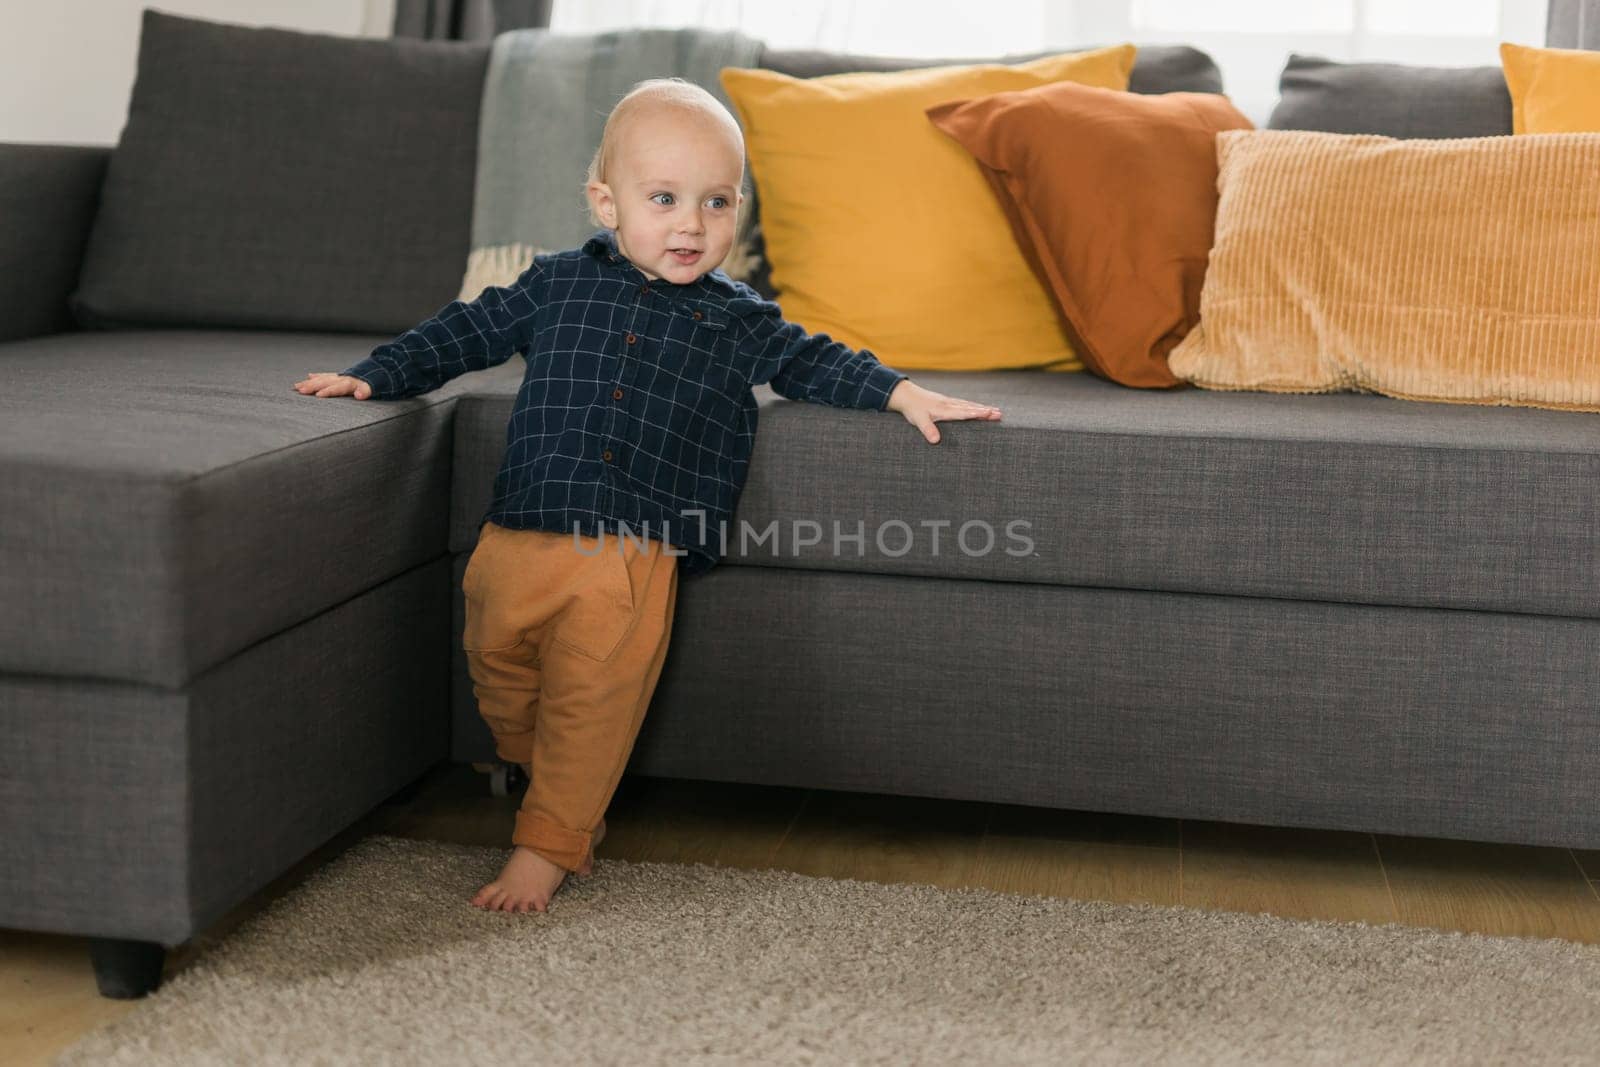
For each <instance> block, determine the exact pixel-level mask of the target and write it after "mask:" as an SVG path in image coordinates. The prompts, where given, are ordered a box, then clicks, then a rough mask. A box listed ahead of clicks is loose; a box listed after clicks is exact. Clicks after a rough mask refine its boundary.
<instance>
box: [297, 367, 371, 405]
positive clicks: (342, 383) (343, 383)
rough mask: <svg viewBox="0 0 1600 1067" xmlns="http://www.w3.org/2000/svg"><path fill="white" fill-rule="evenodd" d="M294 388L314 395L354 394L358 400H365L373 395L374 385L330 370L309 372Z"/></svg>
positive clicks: (299, 391) (298, 391)
mask: <svg viewBox="0 0 1600 1067" xmlns="http://www.w3.org/2000/svg"><path fill="white" fill-rule="evenodd" d="M294 389H295V392H297V393H302V394H310V395H312V396H354V397H355V398H356V399H357V400H365V399H367V398H368V397H370V396H371V395H372V386H370V385H368V384H367V383H366V382H365V381H363V380H362V379H360V378H352V377H350V376H349V375H348V374H331V373H329V372H328V371H313V372H312V373H310V374H307V375H306V376H305V377H304V378H301V379H300V380H299V381H298V382H295V383H294Z"/></svg>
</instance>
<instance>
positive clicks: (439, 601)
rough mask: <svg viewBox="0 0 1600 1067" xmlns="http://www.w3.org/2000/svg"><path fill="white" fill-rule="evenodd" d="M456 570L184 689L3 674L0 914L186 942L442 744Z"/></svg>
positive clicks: (415, 576) (250, 652)
mask: <svg viewBox="0 0 1600 1067" xmlns="http://www.w3.org/2000/svg"><path fill="white" fill-rule="evenodd" d="M330 515H332V516H336V515H337V512H336V511H334V512H330ZM335 521H336V520H335ZM330 525H333V521H330ZM350 555H351V553H349V552H345V553H344V554H343V556H342V557H341V559H343V560H344V561H346V562H348V560H349V557H350ZM239 563H240V567H241V568H243V567H248V566H249V565H250V561H249V560H248V559H241V560H240V561H239ZM304 580H305V581H308V582H310V581H318V580H320V579H318V578H312V577H307V578H305V579H304ZM449 581H450V575H449V567H448V565H447V563H446V561H444V560H442V559H435V560H433V561H431V562H429V563H427V564H424V565H423V566H420V567H416V568H412V569H410V570H408V571H406V572H404V573H402V574H400V575H398V576H396V577H393V578H391V579H389V580H388V581H383V582H379V583H377V584H376V585H375V586H374V587H373V588H370V589H366V590H364V591H362V592H360V593H359V594H358V595H355V596H353V597H350V598H347V599H343V602H342V603H337V604H332V602H330V607H329V609H328V610H327V611H324V612H322V613H321V614H318V615H316V616H315V617H313V618H311V619H308V620H306V621H305V622H303V623H301V624H299V625H298V626H295V627H293V628H291V629H288V630H286V631H284V632H282V633H277V634H274V635H272V636H271V637H269V638H267V639H265V640H263V641H261V642H259V643H257V644H254V645H252V646H251V647H250V648H249V649H247V650H245V651H244V652H242V653H240V654H239V655H236V656H234V657H232V658H231V659H229V660H228V662H226V663H225V664H222V665H221V666H219V667H217V668H215V669H213V670H211V671H209V672H207V673H206V674H205V675H203V676H201V677H199V678H196V679H195V680H194V681H193V682H192V683H191V684H190V685H188V686H186V687H184V688H182V689H166V688H156V687H151V686H145V685H140V684H134V683H125V682H103V681H97V680H93V679H88V678H70V677H61V676H47V675H45V674H42V673H26V674H0V841H3V842H4V843H5V846H4V855H5V862H3V863H0V926H5V927H19V928H23V929H29V930H52V931H58V932H61V933H72V934H80V935H92V936H102V937H119V938H138V939H141V940H148V941H159V942H161V943H163V944H167V945H174V944H178V943H179V942H182V941H184V940H186V939H187V938H189V937H190V936H192V935H193V934H194V933H196V932H197V931H199V930H203V929H205V928H206V927H207V926H208V925H210V924H211V923H212V922H214V921H216V920H217V919H219V918H221V917H222V916H223V915H224V914H226V913H227V912H228V911H229V910H230V909H232V908H233V907H234V906H235V905H237V904H238V903H239V901H241V900H243V899H245V898H246V897H248V896H249V895H250V894H251V893H254V892H256V891H257V890H259V889H261V887H263V886H264V885H266V884H267V883H268V882H270V881H271V880H272V879H274V878H276V877H277V876H278V875H279V874H281V873H282V872H283V871H285V870H287V869H288V868H289V867H290V866H292V865H293V864H295V863H296V862H298V861H299V860H300V859H301V858H303V857H304V856H305V855H306V854H307V853H308V852H310V851H311V850H312V849H314V848H316V847H317V846H318V845H321V844H322V843H323V842H324V841H326V840H328V839H329V838H330V837H332V836H333V835H334V834H337V833H338V832H339V831H341V830H343V829H345V828H346V827H347V826H349V825H350V824H351V823H352V822H354V821H355V820H356V819H358V818H360V817H361V816H362V815H363V814H365V813H366V812H367V811H368V810H370V809H371V807H372V805H373V804H374V803H376V802H377V801H378V800H380V799H381V798H383V797H385V796H387V795H388V794H390V793H392V792H394V791H395V790H396V789H399V788H400V787H401V786H402V785H405V784H406V783H407V782H409V781H411V780H413V779H414V778H416V777H417V776H418V775H420V774H422V773H423V772H424V771H425V770H426V769H427V768H428V767H430V766H432V765H434V764H436V763H437V762H438V761H439V760H441V759H443V758H445V755H446V748H447V744H448V730H447V725H446V723H445V716H446V714H447V712H446V706H447V701H448V691H449V689H448V687H449V680H448V671H449V649H448V644H447V643H448V642H449V640H450V627H449V609H448V607H447V606H446V598H447V597H448V596H449V593H450V588H449ZM101 603H102V604H104V605H106V606H108V607H109V608H112V609H116V605H117V598H116V596H115V591H114V590H111V591H108V592H107V593H106V595H105V596H104V598H103V599H102V601H101ZM233 603H234V604H235V605H236V606H238V607H241V608H243V607H246V606H247V603H246V602H245V601H244V600H235V601H234V602H233ZM8 614H9V612H8ZM137 622H138V619H137V616H135V615H133V614H131V613H130V614H129V615H127V617H126V623H127V624H128V625H130V626H131V625H135V624H137Z"/></svg>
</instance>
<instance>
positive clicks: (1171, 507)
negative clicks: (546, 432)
mask: <svg viewBox="0 0 1600 1067" xmlns="http://www.w3.org/2000/svg"><path fill="white" fill-rule="evenodd" d="M515 363H516V361H512V363H508V364H506V365H504V366H502V367H500V368H497V371H498V372H500V375H499V377H496V378H494V379H486V380H485V381H484V382H483V383H482V385H481V386H479V387H477V388H476V389H475V391H474V395H472V396H469V397H465V398H463V402H462V406H461V408H460V409H459V411H458V414H457V446H456V451H457V459H456V474H455V478H454V479H453V482H452V493H453V496H454V503H453V506H452V512H453V521H452V526H451V536H450V547H451V550H452V551H455V552H461V551H466V550H469V549H470V548H471V547H472V545H473V544H475V543H476V538H477V528H476V526H475V525H474V523H475V522H476V521H477V518H478V516H479V515H481V514H482V512H483V509H484V507H485V506H486V504H487V502H488V497H489V493H490V490H491V488H492V484H493V477H494V471H495V467H496V465H497V462H498V457H499V455H500V450H501V449H502V448H503V447H504V434H505V425H506V422H507V420H508V418H509V415H510V405H511V400H512V396H513V395H514V392H515V389H516V383H517V377H516V373H515V372H516V371H518V370H520V367H514V366H513V364H515ZM912 378H913V380H915V381H917V382H920V383H921V384H923V385H925V386H927V387H928V388H930V389H934V390H936V391H938V392H942V393H946V394H949V395H953V396H960V397H965V398H968V399H972V400H977V401H982V402H987V403H992V404H996V405H998V406H999V407H1000V408H1001V410H1002V412H1003V415H1004V417H1003V419H1002V421H1001V422H999V423H982V422H969V423H946V424H943V425H941V428H940V429H941V433H942V435H943V439H942V440H941V442H940V443H939V444H937V445H929V444H927V443H926V442H925V441H924V440H923V438H922V437H921V435H920V433H919V432H918V431H917V430H916V429H915V428H913V427H912V426H911V425H910V424H909V423H907V422H906V421H905V420H904V419H903V418H902V417H900V416H899V415H897V414H885V413H878V412H865V411H840V410H835V409H827V408H823V407H820V406H818V405H813V404H801V403H795V402H792V401H787V400H782V399H780V398H778V397H776V396H775V395H774V394H772V393H771V392H770V391H769V390H766V389H762V390H759V391H758V392H759V393H760V395H762V396H763V398H764V402H763V405H762V408H761V413H760V429H759V431H758V433H757V435H756V447H755V453H754V455H753V456H752V458H751V463H750V477H749V481H748V482H747V483H746V486H745V490H744V493H743V495H742V496H741V498H740V502H739V508H738V513H737V515H736V517H735V522H734V525H733V526H732V527H731V528H730V531H729V542H728V560H727V561H726V562H725V564H724V565H734V566H738V565H741V564H748V565H757V566H785V567H799V568H808V569H818V570H844V571H863V572H881V573H886V574H898V575H925V576H936V577H945V578H969V579H983V580H1000V581H1013V582H1028V583H1037V584H1049V585H1075V586H1109V587H1117V588H1127V589H1152V590H1167V591H1172V592H1194V593H1216V594H1222V595H1227V596H1262V597H1288V598H1294V599H1309V600H1331V601H1347V602H1352V603H1368V604H1391V605H1405V606H1412V607H1440V608H1465V609H1473V610H1479V611H1508V612H1528V613H1532V614H1544V615H1568V616H1575V617H1586V618H1595V617H1600V569H1597V568H1596V567H1595V566H1594V560H1595V559H1596V557H1597V556H1600V495H1597V494H1596V493H1595V492H1594V491H1593V488H1592V487H1593V486H1594V485H1597V484H1600V419H1596V418H1594V417H1593V416H1592V415H1586V414H1582V413H1569V412H1556V411H1536V410H1531V409H1526V408H1522V409H1513V408H1496V407H1478V406H1467V405H1455V404H1427V403H1421V402H1415V401H1405V400H1394V399H1390V398H1387V397H1381V396H1375V395H1357V394H1330V395H1321V396H1281V395H1273V394H1266V393H1230V392H1211V391H1205V390H1198V389H1179V390H1172V391H1150V390H1134V389H1125V388H1122V387H1121V386H1117V385H1114V384H1112V383H1110V382H1106V381H1103V380H1101V379H1098V378H1094V377H1091V376H1090V375H1087V374H1047V373H1040V372H1027V371H1014V372H1004V373H997V372H989V373H981V374H957V373H950V372H944V373H937V372H919V373H916V374H913V375H912ZM491 390H492V392H493V393H494V394H495V395H494V396H490V395H489V394H490V392H491ZM1017 519H1021V520H1026V521H1028V522H1029V523H1031V526H1030V527H1029V528H1028V529H1027V531H1026V532H1027V536H1028V537H1029V538H1030V539H1031V540H1032V542H1033V551H1034V552H1035V553H1036V554H1033V555H1023V556H1014V555H1008V554H1007V553H1006V551H1005V549H1006V548H1007V547H1008V546H1015V547H1019V548H1020V547H1021V544H1020V542H1019V541H1016V540H1014V539H1012V538H1008V537H1007V524H1008V523H1010V522H1012V521H1013V520H1017ZM807 521H809V522H814V523H816V524H818V527H820V531H817V530H811V529H810V528H805V527H798V526H797V525H796V524H798V523H804V522H807ZM941 521H942V522H946V523H948V525H947V526H944V527H937V526H935V525H924V524H925V523H927V524H937V523H939V522H941ZM773 522H777V523H778V540H776V541H772V540H768V541H766V542H765V543H758V542H757V541H756V539H755V538H754V537H753V536H752V537H751V538H750V539H748V540H746V541H743V542H741V530H742V527H743V526H746V525H748V526H749V527H750V528H751V529H752V530H753V531H755V532H756V533H760V532H762V531H765V530H766V528H767V527H768V526H769V524H771V523H773ZM896 522H902V523H905V524H906V525H907V527H908V529H906V530H902V529H901V528H899V527H897V526H894V525H893V524H894V523H896ZM968 522H977V523H985V524H987V525H988V527H989V529H991V530H992V531H994V548H993V550H991V551H988V552H987V553H986V554H985V553H983V552H982V548H983V546H984V544H985V537H984V533H983V530H984V528H983V526H972V527H970V528H969V530H968V538H967V541H966V543H965V549H963V546H962V543H961V542H960V540H959V531H960V528H961V526H962V525H963V524H965V523H968ZM858 523H860V524H861V526H860V529H861V531H862V532H863V533H864V535H865V536H864V542H865V543H864V545H863V546H861V547H859V548H858V547H857V546H856V545H855V544H854V543H853V542H850V541H847V540H845V539H844V536H845V535H849V534H853V533H855V532H856V531H857V529H858V526H857V524H858ZM835 529H838V530H839V531H840V532H841V538H840V549H841V551H840V552H839V553H837V554H836V553H835V551H834V543H833V531H834V530H835ZM797 530H798V531H799V532H800V533H801V534H802V537H801V538H797V537H795V536H793V534H794V532H795V531H797ZM936 530H937V531H939V532H940V538H939V542H938V548H937V551H935V544H934V536H933V535H934V533H935V531H936ZM880 531H882V534H883V539H882V543H881V544H880V542H879V532H880ZM817 532H820V534H821V538H822V539H821V543H820V544H816V545H812V546H809V547H800V546H799V544H798V542H799V541H800V540H802V539H804V535H806V534H814V533H817ZM908 541H909V543H910V545H911V549H910V551H906V552H904V554H898V553H900V552H901V550H902V546H904V545H905V544H906V543H907V542H908ZM775 549H776V553H775V552H774V550H775Z"/></svg>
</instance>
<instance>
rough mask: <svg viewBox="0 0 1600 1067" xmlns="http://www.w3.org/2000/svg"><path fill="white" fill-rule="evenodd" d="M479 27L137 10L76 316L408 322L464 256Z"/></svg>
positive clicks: (437, 297)
mask: <svg viewBox="0 0 1600 1067" xmlns="http://www.w3.org/2000/svg"><path fill="white" fill-rule="evenodd" d="M488 57H489V46H488V45H487V44H457V43H441V42H431V41H385V40H371V39H362V38H353V37H335V36H332V35H328V34H309V33H297V32H292V31H289V30H278V29H254V28H249V27H243V26H231V25H225V24H221V23H213V22H207V21H204V20H200V19H186V18H179V17H177V16H173V15H166V14H163V13H161V12H159V11H153V10H146V11H145V12H144V19H143V30H142V36H141V38H140V42H139V70H138V77H137V79H136V80H135V82H134V87H133V96H132V100H131V101H130V104H129V113H128V123H127V126H126V127H125V128H124V129H123V131H122V138H121V140H120V142H119V143H118V145H117V148H116V151H115V152H114V153H113V154H112V157H111V165H110V170H109V172H108V174H107V175H106V181H105V191H104V198H103V202H102V205H101V208H100V214H99V217H98V219H97V220H96V222H95V226H94V231H93V233H92V235H91V238H90V242H89V248H88V252H87V255H86V257H85V261H84V267H83V276H82V280H81V283H80V285H79V287H78V289H77V291H76V293H75V294H74V295H73V298H72V309H73V313H74V315H75V316H76V317H77V320H78V321H79V322H80V323H81V324H83V325H85V326H96V327H113V326H118V325H127V324H133V323H138V324H181V325H184V326H201V325H212V326H231V327H259V328H262V329H305V330H353V331H366V332H389V333H398V332H399V331H401V330H404V329H406V328H408V327H410V326H413V325H415V324H416V323H417V322H418V321H420V320H421V319H423V318H426V317H427V316H428V315H430V314H432V313H433V312H434V311H436V310H438V309H439V308H440V307H442V306H443V305H444V304H445V303H447V302H448V301H450V300H452V299H454V297H455V295H456V293H457V291H458V290H459V289H460V287H461V273H462V271H463V270H465V269H466V262H467V251H468V249H467V245H468V230H469V227H470V225H471V221H472V185H473V175H474V173H475V172H476V169H477V147H478V105H479V100H480V97H481V94H482V92H483V76H484V71H485V69H486V68H487V66H488Z"/></svg>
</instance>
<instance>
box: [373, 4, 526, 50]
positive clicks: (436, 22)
mask: <svg viewBox="0 0 1600 1067" xmlns="http://www.w3.org/2000/svg"><path fill="white" fill-rule="evenodd" d="M551 3H552V0H395V5H394V35H395V36H396V37H423V38H427V39H429V40H435V41H487V40H489V39H490V38H491V37H493V36H494V35H495V34H497V33H502V32H504V31H505V30H525V29H529V28H534V29H537V28H540V27H544V26H549V25H550V5H551Z"/></svg>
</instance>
